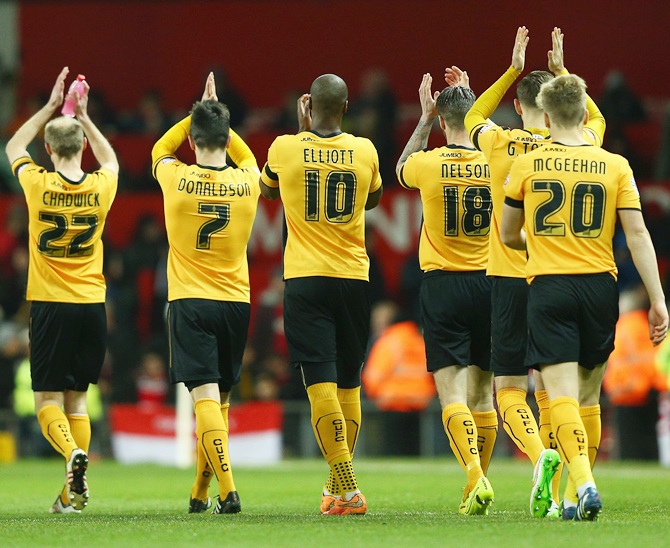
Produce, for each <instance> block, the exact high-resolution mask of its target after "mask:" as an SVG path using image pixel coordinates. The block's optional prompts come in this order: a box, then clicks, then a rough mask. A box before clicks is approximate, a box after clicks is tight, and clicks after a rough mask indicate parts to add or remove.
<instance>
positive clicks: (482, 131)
mask: <svg viewBox="0 0 670 548" xmlns="http://www.w3.org/2000/svg"><path fill="white" fill-rule="evenodd" d="M494 126H495V124H486V125H485V126H484V127H482V129H480V130H479V133H484V132H486V131H488V130H489V129H491V128H492V127H494Z"/></svg>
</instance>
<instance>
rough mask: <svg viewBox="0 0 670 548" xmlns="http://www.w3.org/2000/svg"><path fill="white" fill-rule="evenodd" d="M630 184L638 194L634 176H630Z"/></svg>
mask: <svg viewBox="0 0 670 548" xmlns="http://www.w3.org/2000/svg"><path fill="white" fill-rule="evenodd" d="M630 186H632V187H633V189H634V190H635V192H637V194H638V195H639V194H640V191H639V190H638V188H637V183H636V182H635V177H631V178H630Z"/></svg>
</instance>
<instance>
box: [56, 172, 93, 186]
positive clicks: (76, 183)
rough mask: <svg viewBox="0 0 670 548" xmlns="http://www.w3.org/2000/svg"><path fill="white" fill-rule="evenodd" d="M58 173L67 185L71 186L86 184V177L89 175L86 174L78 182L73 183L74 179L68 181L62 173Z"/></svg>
mask: <svg viewBox="0 0 670 548" xmlns="http://www.w3.org/2000/svg"><path fill="white" fill-rule="evenodd" d="M56 173H58V175H59V177H60V178H61V179H63V180H64V181H65V182H66V183H69V184H71V185H80V184H81V183H83V182H84V179H86V175H88V173H84V174H83V175H82V176H81V178H80V179H79V180H78V181H73V180H72V179H68V178H67V177H66V176H65V175H63V174H62V173H61V172H60V171H57V172H56Z"/></svg>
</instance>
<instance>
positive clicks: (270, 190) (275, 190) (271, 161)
mask: <svg viewBox="0 0 670 548" xmlns="http://www.w3.org/2000/svg"><path fill="white" fill-rule="evenodd" d="M278 172H279V160H278V157H277V139H275V140H274V142H273V143H272V144H271V145H270V148H269V149H268V159H267V162H265V166H263V171H261V177H260V179H259V180H258V185H259V186H260V189H261V196H263V198H266V199H268V200H276V199H277V198H279V173H278Z"/></svg>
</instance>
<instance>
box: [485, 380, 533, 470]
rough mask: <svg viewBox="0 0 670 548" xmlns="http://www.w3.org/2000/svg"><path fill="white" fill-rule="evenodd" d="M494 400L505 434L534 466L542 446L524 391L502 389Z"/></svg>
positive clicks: (519, 389)
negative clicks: (496, 403)
mask: <svg viewBox="0 0 670 548" xmlns="http://www.w3.org/2000/svg"><path fill="white" fill-rule="evenodd" d="M496 399H497V400H498V412H499V413H500V418H501V419H502V424H503V428H504V429H505V432H507V434H508V435H509V437H510V438H511V439H512V441H513V442H514V444H515V445H516V446H517V447H518V448H519V450H521V451H523V452H524V453H525V454H526V456H527V457H528V458H529V459H530V461H531V462H532V463H533V465H534V464H535V463H536V462H537V459H539V458H540V453H541V452H542V450H543V449H544V445H542V440H541V439H540V435H539V429H538V427H537V422H536V421H535V417H534V416H533V412H532V411H531V410H530V407H529V406H528V403H527V402H526V391H525V390H522V389H521V388H502V389H501V390H498V393H497V395H496Z"/></svg>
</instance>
